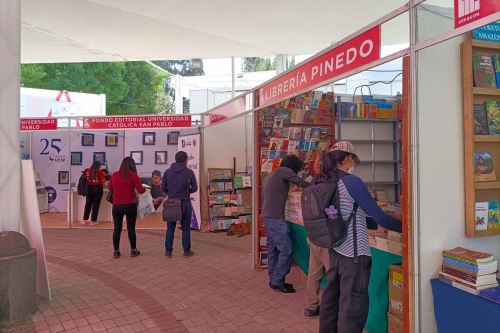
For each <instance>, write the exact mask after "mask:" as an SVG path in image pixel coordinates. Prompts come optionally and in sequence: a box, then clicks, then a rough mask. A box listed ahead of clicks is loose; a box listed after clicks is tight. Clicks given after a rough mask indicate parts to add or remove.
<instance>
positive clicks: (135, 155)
mask: <svg viewBox="0 0 500 333" xmlns="http://www.w3.org/2000/svg"><path fill="white" fill-rule="evenodd" d="M130 157H132V159H133V160H134V162H135V164H138V165H140V164H142V150H135V151H131V152H130Z"/></svg>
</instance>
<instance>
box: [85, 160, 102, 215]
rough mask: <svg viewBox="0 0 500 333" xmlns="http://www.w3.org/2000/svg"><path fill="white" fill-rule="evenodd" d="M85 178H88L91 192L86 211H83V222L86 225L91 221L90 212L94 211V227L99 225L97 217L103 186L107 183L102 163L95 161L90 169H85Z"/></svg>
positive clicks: (89, 192)
mask: <svg viewBox="0 0 500 333" xmlns="http://www.w3.org/2000/svg"><path fill="white" fill-rule="evenodd" d="M83 172H84V174H85V177H86V178H87V183H88V185H89V191H88V193H87V197H86V200H85V209H84V211H83V221H82V222H81V223H82V224H85V223H87V222H88V220H89V216H90V212H91V211H92V216H91V219H90V221H91V223H90V224H92V225H94V224H98V223H99V222H97V215H98V214H99V206H100V205H101V199H102V193H103V190H102V185H103V184H104V183H105V182H106V174H105V173H104V171H103V170H101V163H100V162H99V161H94V163H92V166H91V167H90V168H87V169H85V170H84V171H83Z"/></svg>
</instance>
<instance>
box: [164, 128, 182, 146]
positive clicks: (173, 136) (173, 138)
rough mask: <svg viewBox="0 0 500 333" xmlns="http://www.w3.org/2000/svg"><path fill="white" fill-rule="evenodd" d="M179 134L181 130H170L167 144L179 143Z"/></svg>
mask: <svg viewBox="0 0 500 333" xmlns="http://www.w3.org/2000/svg"><path fill="white" fill-rule="evenodd" d="M179 135H181V132H179V131H173V132H168V134H167V144H168V145H177V142H179Z"/></svg>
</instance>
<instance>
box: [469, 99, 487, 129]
mask: <svg viewBox="0 0 500 333" xmlns="http://www.w3.org/2000/svg"><path fill="white" fill-rule="evenodd" d="M473 114H474V134H475V135H488V134H489V129H488V116H487V114H486V108H485V105H484V104H474V109H473Z"/></svg>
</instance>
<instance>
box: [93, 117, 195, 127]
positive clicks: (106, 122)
mask: <svg viewBox="0 0 500 333" xmlns="http://www.w3.org/2000/svg"><path fill="white" fill-rule="evenodd" d="M176 127H191V116H190V115H182V116H181V115H179V116H119V117H118V116H117V117H84V118H83V128H84V129H125V128H176Z"/></svg>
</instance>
